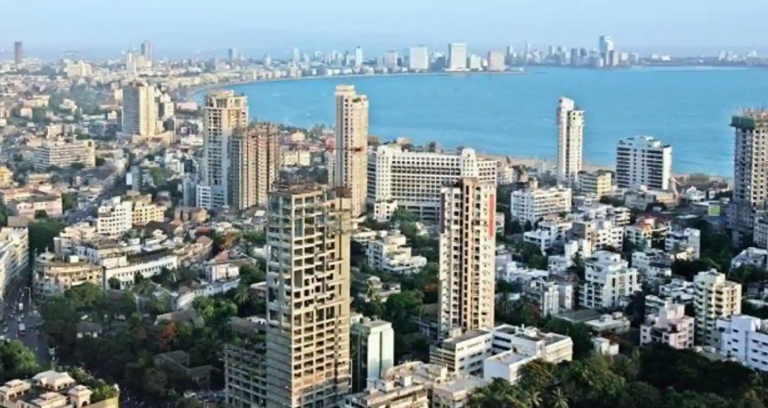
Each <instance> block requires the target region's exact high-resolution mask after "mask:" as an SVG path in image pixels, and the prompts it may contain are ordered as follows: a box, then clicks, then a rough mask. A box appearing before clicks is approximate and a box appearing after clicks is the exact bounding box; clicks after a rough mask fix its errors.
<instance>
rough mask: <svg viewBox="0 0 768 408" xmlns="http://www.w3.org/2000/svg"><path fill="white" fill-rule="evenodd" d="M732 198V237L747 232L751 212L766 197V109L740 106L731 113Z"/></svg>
mask: <svg viewBox="0 0 768 408" xmlns="http://www.w3.org/2000/svg"><path fill="white" fill-rule="evenodd" d="M731 127H733V129H734V131H735V135H734V136H735V138H734V142H735V143H734V156H733V198H732V199H731V203H730V204H729V206H728V226H729V227H730V228H731V229H733V232H734V238H735V239H738V240H740V239H741V237H742V235H744V234H746V235H751V234H752V231H753V227H754V223H755V213H756V212H757V211H762V210H765V209H766V200H768V165H766V161H765V160H766V159H765V154H764V152H766V151H768V111H765V110H762V109H760V110H750V109H747V110H744V111H743V112H741V113H740V114H738V115H736V116H734V117H733V118H732V120H731Z"/></svg>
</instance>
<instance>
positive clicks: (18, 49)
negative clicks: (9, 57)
mask: <svg viewBox="0 0 768 408" xmlns="http://www.w3.org/2000/svg"><path fill="white" fill-rule="evenodd" d="M13 62H14V63H16V65H21V64H22V63H23V62H24V43H22V42H21V41H16V42H15V43H13Z"/></svg>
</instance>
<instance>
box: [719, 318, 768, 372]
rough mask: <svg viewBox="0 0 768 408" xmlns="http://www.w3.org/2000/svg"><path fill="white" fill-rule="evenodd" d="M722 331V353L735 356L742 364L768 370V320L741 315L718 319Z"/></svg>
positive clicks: (731, 356)
mask: <svg viewBox="0 0 768 408" xmlns="http://www.w3.org/2000/svg"><path fill="white" fill-rule="evenodd" d="M717 330H718V332H720V333H721V339H722V343H721V344H720V349H719V351H720V354H722V355H723V356H726V357H730V358H735V359H736V360H738V361H739V362H740V363H741V364H743V365H745V366H747V367H749V368H752V369H755V370H760V371H768V321H767V320H761V319H758V318H757V317H752V316H746V315H739V316H729V317H723V318H720V319H718V320H717Z"/></svg>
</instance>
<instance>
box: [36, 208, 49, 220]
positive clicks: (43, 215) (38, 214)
mask: <svg viewBox="0 0 768 408" xmlns="http://www.w3.org/2000/svg"><path fill="white" fill-rule="evenodd" d="M41 218H48V213H47V212H46V211H45V210H36V211H35V219H36V220H39V219H41Z"/></svg>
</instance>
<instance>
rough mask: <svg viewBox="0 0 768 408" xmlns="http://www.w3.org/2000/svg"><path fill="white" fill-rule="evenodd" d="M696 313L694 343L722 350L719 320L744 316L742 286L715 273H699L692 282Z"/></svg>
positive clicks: (714, 271)
mask: <svg viewBox="0 0 768 408" xmlns="http://www.w3.org/2000/svg"><path fill="white" fill-rule="evenodd" d="M693 287H694V302H693V306H694V309H695V311H696V327H695V337H694V339H695V341H696V343H697V344H699V345H702V346H712V347H715V348H720V340H721V338H720V332H719V331H718V329H717V320H718V319H720V318H727V317H730V316H732V315H738V314H741V284H739V283H736V282H731V281H729V280H726V279H725V274H722V273H719V272H717V271H716V270H714V269H713V270H711V271H708V272H699V273H698V274H697V275H696V277H694V279H693Z"/></svg>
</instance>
